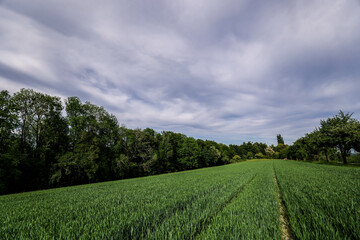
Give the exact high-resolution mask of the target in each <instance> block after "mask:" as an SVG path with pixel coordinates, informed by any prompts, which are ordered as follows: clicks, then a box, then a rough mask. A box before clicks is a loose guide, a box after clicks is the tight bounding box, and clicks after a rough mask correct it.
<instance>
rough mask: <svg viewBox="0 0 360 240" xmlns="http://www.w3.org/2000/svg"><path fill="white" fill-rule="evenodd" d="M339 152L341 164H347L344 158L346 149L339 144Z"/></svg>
mask: <svg viewBox="0 0 360 240" xmlns="http://www.w3.org/2000/svg"><path fill="white" fill-rule="evenodd" d="M339 149H340V153H341V158H342V160H343V164H347V160H346V151H345V149H344V147H342V146H340V147H339Z"/></svg>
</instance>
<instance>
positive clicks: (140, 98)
mask: <svg viewBox="0 0 360 240" xmlns="http://www.w3.org/2000/svg"><path fill="white" fill-rule="evenodd" d="M21 88H32V89H34V90H36V91H40V92H44V93H47V94H51V95H56V96H60V97H62V98H63V99H66V98H67V97H70V96H78V97H80V99H81V100H82V101H90V102H91V103H93V104H96V105H99V106H103V107H104V108H105V109H107V110H108V111H109V112H110V113H112V114H114V115H115V116H116V117H117V118H118V120H119V123H120V124H124V125H125V126H126V127H129V128H147V127H150V128H153V129H155V130H156V131H158V132H161V131H163V130H165V131H174V132H180V133H184V134H186V135H188V136H192V137H195V138H202V139H209V140H215V141H217V142H222V143H225V144H241V143H242V142H244V141H246V142H247V141H253V142H255V141H260V142H265V143H268V144H275V143H276V135H277V134H282V136H283V137H284V139H285V143H288V144H291V143H292V142H293V141H294V140H296V139H297V138H299V137H301V136H303V135H304V134H305V133H308V132H311V131H312V130H314V128H315V127H317V126H318V125H319V123H320V120H321V119H326V118H328V117H331V116H334V115H335V114H337V113H338V112H339V110H340V109H341V110H343V111H344V112H351V113H352V112H354V115H353V116H354V117H355V118H357V119H360V1H359V0H332V1H324V0H312V1H307V0H294V1H285V0H277V1H275V0H269V1H259V0H196V1H194V0H183V1H175V0H174V1H169V0H143V1H140V0H131V1H129V0H126V1H123V0H104V1H98V0H97V1H95V0H86V1H85V0H82V1H80V0H61V1H55V0H47V1H45V0H31V1H29V0H0V90H5V89H6V90H8V91H10V92H11V93H14V92H17V91H19V90H20V89H21Z"/></svg>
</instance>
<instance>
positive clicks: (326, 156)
mask: <svg viewBox="0 0 360 240" xmlns="http://www.w3.org/2000/svg"><path fill="white" fill-rule="evenodd" d="M324 153H325V158H326V162H329V156H328V150H327V149H325V151H324Z"/></svg>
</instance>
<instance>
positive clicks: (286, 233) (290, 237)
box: [273, 166, 296, 240]
mask: <svg viewBox="0 0 360 240" xmlns="http://www.w3.org/2000/svg"><path fill="white" fill-rule="evenodd" d="M273 170H274V180H275V184H276V194H277V200H278V204H279V212H280V219H279V220H280V225H281V232H282V236H281V238H282V239H283V240H294V239H296V237H295V235H294V232H293V231H292V229H291V227H290V221H289V215H288V212H287V209H286V205H285V202H284V200H283V198H282V195H281V191H280V186H279V181H278V178H277V175H276V171H275V168H274V166H273Z"/></svg>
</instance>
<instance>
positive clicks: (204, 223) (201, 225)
mask: <svg viewBox="0 0 360 240" xmlns="http://www.w3.org/2000/svg"><path fill="white" fill-rule="evenodd" d="M256 176H257V173H256V174H255V175H254V176H253V177H252V178H251V179H250V180H249V181H248V182H247V183H245V184H244V185H242V186H241V187H240V188H238V190H237V191H235V192H234V194H232V195H231V196H230V197H229V199H228V200H226V201H225V202H224V203H223V204H221V206H220V207H219V208H218V209H217V210H216V211H215V212H214V214H213V215H211V216H210V217H208V218H206V219H205V220H204V221H200V222H199V225H198V227H197V228H196V229H197V230H196V232H195V233H194V234H193V235H191V236H189V238H187V239H198V238H199V235H200V233H201V232H202V231H203V230H204V229H205V228H206V227H207V226H209V225H210V224H211V222H212V221H213V220H214V219H215V217H216V216H217V215H218V214H219V213H220V212H222V211H223V210H224V208H225V207H226V206H228V205H229V204H230V203H231V202H232V201H233V200H234V199H235V198H237V197H238V196H239V194H240V193H241V192H242V191H243V190H244V189H245V187H247V186H248V185H249V184H250V183H251V182H252V181H253V180H254V179H255V178H256Z"/></svg>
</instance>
